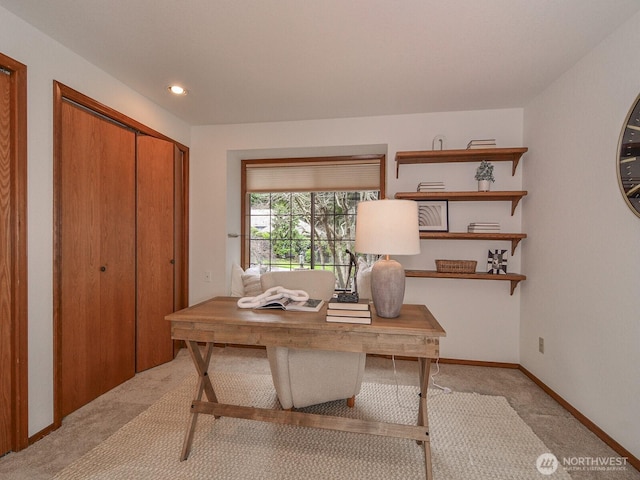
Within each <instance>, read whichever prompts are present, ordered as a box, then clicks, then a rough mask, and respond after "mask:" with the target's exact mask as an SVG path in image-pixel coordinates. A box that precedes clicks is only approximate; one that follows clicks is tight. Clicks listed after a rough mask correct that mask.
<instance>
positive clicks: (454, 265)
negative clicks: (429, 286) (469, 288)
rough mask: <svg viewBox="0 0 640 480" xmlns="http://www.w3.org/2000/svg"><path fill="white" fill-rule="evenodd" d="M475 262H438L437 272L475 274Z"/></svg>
mask: <svg viewBox="0 0 640 480" xmlns="http://www.w3.org/2000/svg"><path fill="white" fill-rule="evenodd" d="M477 264H478V262H476V261H475V260H436V271H437V272H439V273H475V272H476V265H477Z"/></svg>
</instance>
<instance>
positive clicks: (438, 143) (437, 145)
mask: <svg viewBox="0 0 640 480" xmlns="http://www.w3.org/2000/svg"><path fill="white" fill-rule="evenodd" d="M445 140H446V138H445V136H444V135H436V136H435V137H433V141H432V142H431V150H444V147H445V144H444V142H445Z"/></svg>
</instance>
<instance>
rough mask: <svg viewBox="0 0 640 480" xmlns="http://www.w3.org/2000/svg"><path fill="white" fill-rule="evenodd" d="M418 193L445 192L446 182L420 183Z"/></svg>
mask: <svg viewBox="0 0 640 480" xmlns="http://www.w3.org/2000/svg"><path fill="white" fill-rule="evenodd" d="M416 192H444V182H420V183H419V184H418V188H416Z"/></svg>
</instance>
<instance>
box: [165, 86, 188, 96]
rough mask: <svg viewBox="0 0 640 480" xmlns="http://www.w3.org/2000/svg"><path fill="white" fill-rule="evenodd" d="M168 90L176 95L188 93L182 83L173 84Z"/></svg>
mask: <svg viewBox="0 0 640 480" xmlns="http://www.w3.org/2000/svg"><path fill="white" fill-rule="evenodd" d="M168 90H169V91H170V92H171V93H173V94H174V95H186V94H187V91H186V90H185V89H184V88H182V87H181V86H180V85H171V86H170V87H168Z"/></svg>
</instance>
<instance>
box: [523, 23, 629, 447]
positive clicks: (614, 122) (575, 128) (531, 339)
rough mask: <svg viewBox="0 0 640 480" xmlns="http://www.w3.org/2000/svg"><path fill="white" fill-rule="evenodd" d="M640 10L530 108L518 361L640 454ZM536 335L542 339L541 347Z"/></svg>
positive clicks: (527, 114) (526, 120)
mask: <svg viewBox="0 0 640 480" xmlns="http://www.w3.org/2000/svg"><path fill="white" fill-rule="evenodd" d="M638 45H640V14H638V15H635V16H634V17H632V18H631V19H630V20H629V21H628V22H627V23H626V24H625V25H624V26H622V27H621V28H620V29H619V30H618V31H616V32H615V33H614V34H613V35H611V36H610V37H609V38H607V39H606V40H605V41H604V42H603V43H602V44H601V45H599V46H598V47H597V48H596V49H594V50H593V51H592V52H591V53H590V54H589V55H587V56H586V57H585V58H584V59H583V60H582V61H580V62H579V63H578V64H577V65H575V66H574V68H572V69H571V70H569V71H568V72H566V74H565V75H563V76H562V77H561V78H560V79H558V80H557V81H556V82H555V83H554V84H553V85H552V86H551V87H549V88H548V89H547V90H546V91H544V92H543V93H542V94H541V95H540V96H539V97H538V98H536V99H535V100H534V101H533V102H531V104H530V105H528V106H527V108H526V109H525V115H524V130H525V143H528V144H530V146H531V147H532V149H531V152H530V153H529V161H526V162H525V165H524V170H523V171H524V183H525V187H528V188H529V189H530V190H531V195H530V198H529V199H528V201H527V203H526V205H525V207H524V215H523V219H524V220H523V221H524V228H525V230H526V231H528V232H529V233H530V235H531V239H530V240H528V241H527V246H526V247H525V248H526V253H525V255H524V257H523V268H524V269H525V270H526V271H527V274H528V275H529V277H530V279H529V280H528V281H527V282H526V284H524V285H523V287H522V295H521V302H522V313H521V315H522V327H521V330H522V332H521V346H520V351H521V363H522V365H523V366H524V367H526V368H527V369H529V370H530V371H531V372H532V373H533V374H534V375H536V376H537V377H538V378H540V379H541V380H542V381H543V382H544V383H546V384H547V385H549V387H551V388H552V389H553V390H554V391H556V392H557V393H559V394H560V395H561V396H562V397H563V398H565V399H566V400H567V401H568V402H569V403H571V404H572V405H573V406H575V407H576V408H577V409H578V410H579V411H580V412H582V413H583V414H584V415H586V416H587V417H588V418H589V419H591V420H592V421H593V422H595V423H596V424H597V425H598V426H599V427H601V428H602V429H603V430H604V431H605V432H607V433H608V434H609V435H611V436H612V437H613V438H615V439H616V440H617V441H618V442H619V443H621V444H622V445H623V446H624V447H625V448H627V449H628V450H629V451H631V453H633V454H634V455H635V456H636V457H638V456H640V414H639V412H640V290H639V289H640V248H639V245H640V244H639V241H640V218H638V217H636V216H635V215H634V214H633V213H632V212H631V210H629V208H628V207H627V205H626V204H625V202H624V200H623V198H622V196H621V193H620V190H619V188H618V179H617V173H616V171H617V170H616V168H617V165H616V161H617V158H616V156H617V147H618V137H619V135H620V129H621V127H622V125H623V122H624V119H625V117H626V115H627V113H628V111H629V108H630V106H631V105H632V103H633V102H634V101H635V98H636V96H637V95H638V93H640V56H639V55H638ZM538 337H544V339H545V353H544V355H542V354H540V353H538Z"/></svg>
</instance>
